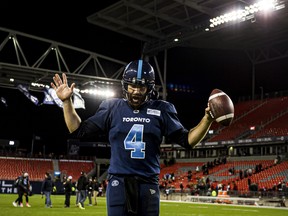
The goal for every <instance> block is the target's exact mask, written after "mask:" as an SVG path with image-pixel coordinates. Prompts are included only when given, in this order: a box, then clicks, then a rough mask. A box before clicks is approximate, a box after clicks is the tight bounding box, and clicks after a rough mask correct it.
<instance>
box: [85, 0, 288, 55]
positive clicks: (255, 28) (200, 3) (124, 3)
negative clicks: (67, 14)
mask: <svg viewBox="0 0 288 216" xmlns="http://www.w3.org/2000/svg"><path fill="white" fill-rule="evenodd" d="M256 2H259V1H255V0H221V1H217V0H121V1H118V2H117V3H115V4H112V5H110V6H109V7H107V8H105V9H103V10H100V11H98V12H96V13H94V14H92V15H91V16H89V17H87V20H88V22H90V23H92V24H94V25H97V26H101V27H103V28H107V29H110V30H112V31H115V32H119V33H121V34H124V35H127V36H129V37H133V38H136V39H138V40H141V41H145V42H146V46H145V47H144V50H143V52H144V54H146V55H155V54H156V53H157V52H160V51H163V50H165V49H168V48H171V47H176V46H185V47H193V48H195V47H196V48H209V49H210V48H213V49H230V50H231V49H233V50H235V49H241V50H243V49H244V50H251V49H259V48H263V47H268V46H269V47H271V46H276V47H277V44H280V43H283V42H287V41H288V28H287V27H288V8H287V7H288V5H287V0H282V1H274V3H275V7H274V8H273V9H272V10H271V11H269V12H265V11H260V10H259V9H260V8H259V7H260V6H259V5H257V4H255V3H256ZM261 2H264V1H261ZM266 2H267V1H266ZM270 2H271V1H270ZM247 7H250V8H247ZM257 7H258V8H257ZM245 8H246V12H248V14H247V13H246V14H245V15H243V16H242V17H241V18H239V19H237V20H230V22H228V19H227V22H226V21H224V19H223V21H224V22H223V23H222V24H221V25H220V24H219V25H217V26H214V27H211V22H210V20H211V19H213V18H217V17H218V18H221V17H220V16H221V15H222V16H223V15H224V14H226V15H228V14H229V13H230V15H232V14H231V11H239V10H242V12H243V10H245ZM175 39H177V41H175Z"/></svg>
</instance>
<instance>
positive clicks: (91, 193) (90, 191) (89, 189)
mask: <svg viewBox="0 0 288 216" xmlns="http://www.w3.org/2000/svg"><path fill="white" fill-rule="evenodd" d="M86 187H87V197H88V201H89V204H88V205H89V206H92V197H93V196H94V182H93V179H92V177H89V179H88V185H87V186H86Z"/></svg>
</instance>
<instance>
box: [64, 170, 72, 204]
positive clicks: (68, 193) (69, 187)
mask: <svg viewBox="0 0 288 216" xmlns="http://www.w3.org/2000/svg"><path fill="white" fill-rule="evenodd" d="M63 187H64V193H65V202H64V204H65V206H64V207H65V208H69V207H70V198H71V194H72V187H73V185H72V176H68V178H67V180H66V181H64V182H63Z"/></svg>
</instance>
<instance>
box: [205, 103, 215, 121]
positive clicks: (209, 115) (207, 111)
mask: <svg viewBox="0 0 288 216" xmlns="http://www.w3.org/2000/svg"><path fill="white" fill-rule="evenodd" d="M211 114H212V113H211V109H210V106H209V103H208V104H207V107H206V108H205V117H206V118H207V120H208V121H210V122H212V121H214V120H215V118H214V117H213V116H212V115H211Z"/></svg>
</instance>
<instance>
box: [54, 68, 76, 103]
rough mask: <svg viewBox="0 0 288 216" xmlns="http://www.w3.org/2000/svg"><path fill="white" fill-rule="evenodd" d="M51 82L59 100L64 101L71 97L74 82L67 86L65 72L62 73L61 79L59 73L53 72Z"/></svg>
mask: <svg viewBox="0 0 288 216" xmlns="http://www.w3.org/2000/svg"><path fill="white" fill-rule="evenodd" d="M53 81H54V83H53V82H51V87H52V88H53V89H54V90H55V92H56V94H57V97H58V98H59V99H60V100H61V101H65V100H68V99H70V98H71V96H72V94H73V89H74V86H75V83H72V84H71V86H70V87H69V86H68V82H67V76H66V74H65V73H63V74H62V79H61V77H60V76H59V74H55V76H54V77H53Z"/></svg>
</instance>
